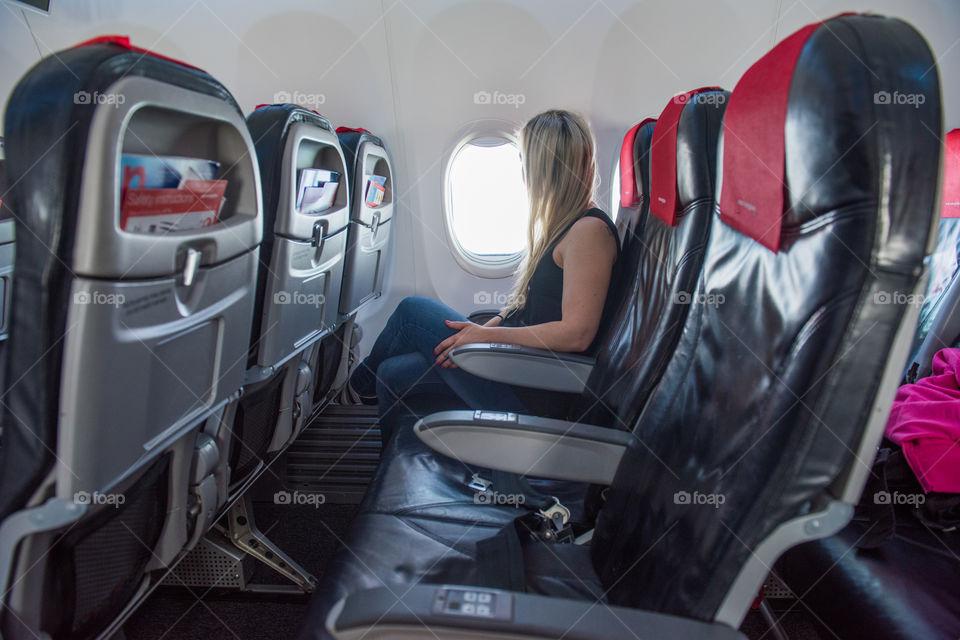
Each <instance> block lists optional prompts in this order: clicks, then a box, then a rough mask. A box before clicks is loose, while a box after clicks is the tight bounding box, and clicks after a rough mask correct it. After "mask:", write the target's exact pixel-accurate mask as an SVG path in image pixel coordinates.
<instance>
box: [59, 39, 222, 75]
mask: <svg viewBox="0 0 960 640" xmlns="http://www.w3.org/2000/svg"><path fill="white" fill-rule="evenodd" d="M91 44H115V45H117V46H120V47H123V48H124V49H129V50H130V51H137V52H139V53H142V54H144V55H150V56H153V57H154V58H160V59H161V60H166V61H167V62H175V63H177V64H179V65H183V66H184V67H190V68H191V69H196V70H197V71H203V69H201V68H200V67H195V66H193V65H192V64H187V63H186V62H184V61H183V60H177V59H176V58H171V57H169V56H165V55H161V54H159V53H155V52H153V51H150V50H149V49H144V48H142V47H137V46H134V45H132V44H130V36H97V37H96V38H91V39H89V40H84V41H83V42H81V43H80V44H78V45H75V47H85V46H87V45H91Z"/></svg>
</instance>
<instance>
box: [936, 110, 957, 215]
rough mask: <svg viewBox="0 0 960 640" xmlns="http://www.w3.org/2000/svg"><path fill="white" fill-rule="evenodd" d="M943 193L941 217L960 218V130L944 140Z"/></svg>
mask: <svg viewBox="0 0 960 640" xmlns="http://www.w3.org/2000/svg"><path fill="white" fill-rule="evenodd" d="M941 193H942V198H943V200H942V204H941V205H940V215H941V216H942V217H944V218H960V129H954V130H953V131H951V132H950V133H948V134H947V135H946V137H945V138H944V150H943V188H942V190H941Z"/></svg>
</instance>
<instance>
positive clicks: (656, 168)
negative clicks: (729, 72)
mask: <svg viewBox="0 0 960 640" xmlns="http://www.w3.org/2000/svg"><path fill="white" fill-rule="evenodd" d="M722 90H723V89H721V88H720V87H701V88H699V89H694V90H693V91H687V92H686V93H681V94H679V95H675V96H673V97H672V98H670V102H668V103H667V106H666V107H664V109H663V113H661V114H660V117H659V118H657V125H656V126H655V127H654V128H653V139H652V140H651V141H650V213H652V214H653V215H655V216H657V217H658V218H660V219H661V220H663V221H664V222H666V223H667V224H669V225H670V226H671V227H672V226H674V225H675V224H677V200H678V198H677V125H679V124H680V114H681V113H683V107H684V106H686V104H687V102H689V101H690V98H691V97H693V96H695V95H697V94H698V93H704V92H706V91H722Z"/></svg>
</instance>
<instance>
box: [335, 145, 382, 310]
mask: <svg viewBox="0 0 960 640" xmlns="http://www.w3.org/2000/svg"><path fill="white" fill-rule="evenodd" d="M337 133H338V134H339V136H340V144H341V146H342V147H343V153H344V155H345V156H346V159H347V175H348V176H349V179H350V190H351V210H350V231H349V233H348V235H347V259H346V265H345V267H344V273H343V292H342V293H341V295H340V313H341V314H342V315H344V316H347V315H350V314H352V313H354V312H355V311H356V310H357V309H359V308H360V306H361V305H363V304H364V303H365V302H368V301H369V300H373V299H374V298H377V297H379V296H380V293H381V292H382V291H383V278H384V275H385V273H386V270H387V268H388V266H389V253H388V250H389V246H390V235H391V233H392V231H393V222H394V220H393V214H394V202H393V165H392V164H391V161H390V154H389V153H387V150H386V147H385V146H384V144H383V141H382V140H380V138H378V137H377V136H375V135H372V134H371V133H370V132H368V131H364V130H362V129H360V130H356V129H343V128H340V129H337ZM369 176H379V177H381V178H385V179H386V181H385V183H384V185H383V186H384V189H385V192H384V194H383V201H382V202H381V203H380V205H379V206H371V205H369V204H368V203H367V201H366V196H367V189H368V178H369Z"/></svg>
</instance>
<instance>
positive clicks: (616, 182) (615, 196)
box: [610, 160, 620, 222]
mask: <svg viewBox="0 0 960 640" xmlns="http://www.w3.org/2000/svg"><path fill="white" fill-rule="evenodd" d="M610 212H611V214H610V217H611V218H613V221H614V222H616V221H617V214H618V213H620V161H619V160H617V166H616V167H614V168H613V179H612V180H611V181H610Z"/></svg>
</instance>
